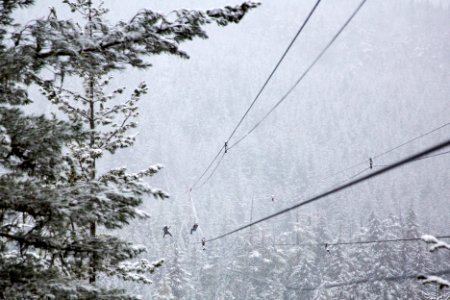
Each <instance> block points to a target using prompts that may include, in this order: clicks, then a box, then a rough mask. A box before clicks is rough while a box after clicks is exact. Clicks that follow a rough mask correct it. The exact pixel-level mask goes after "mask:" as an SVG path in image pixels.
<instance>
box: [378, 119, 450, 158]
mask: <svg viewBox="0 0 450 300" xmlns="http://www.w3.org/2000/svg"><path fill="white" fill-rule="evenodd" d="M448 125H450V122H448V123H446V124H444V125H441V126H439V127H437V128H434V129H432V130H430V131H428V132H425V133H423V134H421V135H418V136H416V137H414V138H412V139H410V140H407V141H406V142H404V143H402V144H400V145H398V146H396V147H394V148H392V149H389V150H386V151H384V152H382V153H379V154H377V155H375V156H374V157H373V158H379V157H381V156H384V155H386V154H388V153H391V152H392V151H394V150H397V149H398V148H401V147H403V146H405V145H407V144H410V143H412V142H414V141H416V140H418V139H420V138H423V137H425V136H427V135H430V134H432V133H433V132H436V131H438V130H440V129H442V128H444V127H446V126H448Z"/></svg>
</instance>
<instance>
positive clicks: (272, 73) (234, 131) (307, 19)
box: [191, 0, 321, 189]
mask: <svg viewBox="0 0 450 300" xmlns="http://www.w3.org/2000/svg"><path fill="white" fill-rule="evenodd" d="M320 1H321V0H317V2H316V4H315V5H314V7H313V8H312V9H311V11H310V12H309V14H308V16H307V17H306V19H305V21H304V22H303V24H302V26H300V28H299V29H298V31H297V33H296V34H295V36H294V38H293V39H292V40H291V42H290V43H289V45H288V47H287V48H286V50H285V51H284V53H283V55H282V56H281V58H280V59H279V60H278V62H277V64H276V65H275V68H274V69H273V70H272V72H271V73H270V75H269V77H268V78H267V79H266V81H265V82H264V84H263V86H262V87H261V88H260V90H259V92H258V94H256V97H255V98H254V99H253V101H252V103H251V104H250V106H249V107H248V109H247V110H246V112H245V113H244V115H243V116H242V117H241V119H240V120H239V122H238V123H237V125H236V126H235V127H234V129H233V131H232V132H231V134H230V135H229V137H228V139H227V141H229V140H230V139H231V138H232V137H233V135H234V134H235V133H236V130H237V129H238V128H239V126H240V125H241V124H242V122H243V121H244V119H245V117H246V116H247V115H248V113H249V112H250V110H251V109H252V107H253V105H254V104H255V103H256V101H257V100H258V99H259V96H260V95H261V94H262V92H263V91H264V89H265V88H266V86H267V84H268V83H269V81H270V79H272V77H273V75H274V74H275V72H276V71H277V69H278V67H279V66H280V64H281V62H282V61H283V60H284V58H285V57H286V55H287V53H288V52H289V50H290V49H291V47H292V45H294V43H295V41H296V40H297V38H298V36H299V35H300V33H301V32H302V31H303V28H304V27H305V26H306V24H307V23H308V21H309V19H310V18H311V16H312V15H313V13H314V11H315V10H316V8H317V6H318V5H319V3H320ZM224 148H225V146H222V148H220V150H219V153H217V155H216V156H215V157H214V159H213V160H212V161H211V162H210V163H209V165H208V167H206V169H205V170H204V171H203V173H202V174H201V175H200V177H199V178H198V179H197V180H196V181H195V183H194V184H193V185H192V187H191V189H193V188H195V187H196V185H197V183H198V182H200V180H201V179H202V178H203V177H204V176H205V174H206V173H207V172H208V170H209V169H210V168H211V166H212V165H213V163H214V162H215V161H216V159H217V158H218V157H219V155H220V153H221V152H222V150H224Z"/></svg>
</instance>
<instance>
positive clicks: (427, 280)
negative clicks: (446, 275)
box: [417, 275, 450, 289]
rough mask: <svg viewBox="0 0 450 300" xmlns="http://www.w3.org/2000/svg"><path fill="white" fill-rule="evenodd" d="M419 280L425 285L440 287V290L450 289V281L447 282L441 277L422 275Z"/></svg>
mask: <svg viewBox="0 0 450 300" xmlns="http://www.w3.org/2000/svg"><path fill="white" fill-rule="evenodd" d="M417 279H418V280H419V281H420V282H421V283H423V284H436V285H438V286H439V289H443V288H448V287H450V282H449V281H447V280H445V279H443V278H441V277H438V276H433V275H430V276H428V275H427V276H423V275H421V276H418V277H417Z"/></svg>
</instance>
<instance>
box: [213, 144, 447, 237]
mask: <svg viewBox="0 0 450 300" xmlns="http://www.w3.org/2000/svg"><path fill="white" fill-rule="evenodd" d="M448 146H450V139H448V140H446V141H444V142H442V143H439V144H437V145H435V146H432V147H429V148H426V149H425V150H422V151H420V152H418V153H415V154H413V155H411V156H408V157H406V158H404V159H401V160H400V161H397V162H396V163H393V164H390V165H388V166H386V167H383V168H381V169H380V170H376V171H374V172H372V173H370V174H368V175H365V176H363V177H359V178H357V179H354V180H352V181H350V182H348V183H345V184H343V185H340V186H338V187H335V188H331V189H329V190H327V191H325V192H323V193H321V194H318V195H316V196H314V197H311V198H309V199H307V200H305V201H302V202H300V203H297V204H295V205H293V206H291V207H288V208H285V209H283V210H280V211H278V212H276V213H273V214H271V215H268V216H266V217H264V218H261V219H258V220H256V221H253V222H251V223H249V224H246V225H243V226H240V227H238V228H236V229H234V230H232V231H229V232H226V233H224V234H221V235H219V236H217V237H213V238H210V239H207V240H206V241H207V242H211V241H215V240H218V239H222V238H224V237H226V236H229V235H231V234H234V233H237V232H239V231H242V230H244V229H247V228H249V227H251V226H253V225H256V224H258V223H261V222H264V221H267V220H269V219H272V218H274V217H277V216H279V215H282V214H285V213H287V212H289V211H291V210H294V209H296V208H299V207H301V206H304V205H307V204H310V203H312V202H315V201H318V200H320V199H322V198H324V197H326V196H329V195H332V194H335V193H337V192H340V191H342V190H345V189H347V188H349V187H351V186H354V185H356V184H359V183H361V182H364V181H366V180H369V179H371V178H373V177H377V176H379V175H382V174H384V173H386V172H389V171H392V170H394V169H397V168H399V167H401V166H403V165H406V164H409V163H411V162H413V161H415V160H417V158H420V157H423V156H426V155H428V154H431V153H434V152H436V151H438V150H440V149H443V148H446V147H448Z"/></svg>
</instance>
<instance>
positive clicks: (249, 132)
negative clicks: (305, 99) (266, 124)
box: [229, 0, 367, 150]
mask: <svg viewBox="0 0 450 300" xmlns="http://www.w3.org/2000/svg"><path fill="white" fill-rule="evenodd" d="M366 1H367V0H362V1H361V3H360V4H359V5H358V7H357V8H356V10H355V11H354V12H353V13H352V14H351V16H350V17H349V18H348V19H347V21H346V22H345V23H344V25H342V27H341V28H340V29H339V30H338V32H337V33H336V34H335V35H334V36H333V38H332V39H331V40H330V41H329V42H328V44H327V45H326V46H325V48H324V49H323V50H322V51H321V52H320V53H319V55H318V56H317V57H316V58H315V59H314V60H313V62H312V63H311V64H310V65H309V67H308V68H307V69H306V70H305V71H304V72H303V74H302V75H301V76H300V77H299V78H298V79H297V81H296V82H295V83H294V85H293V86H292V87H291V88H290V89H289V90H288V91H287V92H286V93H285V94H284V95H283V96H282V97H281V99H280V100H278V102H277V103H276V104H275V105H274V106H273V107H272V108H271V109H270V110H269V111H268V112H267V113H266V114H265V115H264V117H262V118H261V120H259V121H258V122H257V123H256V124H255V125H254V126H253V127H252V128H251V129H250V130H249V131H248V132H247V133H246V134H245V135H244V136H242V137H241V138H240V139H239V140H237V141H236V142H235V143H234V144H232V145H231V146H230V147H229V149H230V150H231V149H232V148H233V147H235V146H236V145H238V144H239V143H240V142H242V141H243V140H244V139H245V138H246V137H248V136H249V135H250V134H251V133H252V132H253V131H254V130H255V129H256V128H257V127H258V126H259V125H260V124H261V123H262V122H263V121H264V120H265V119H266V118H267V117H268V116H269V115H270V114H271V113H272V112H273V111H274V110H275V109H276V108H277V107H278V106H279V105H280V104H281V103H282V102H283V101H284V100H286V98H287V97H288V96H289V95H290V94H291V93H292V91H294V89H295V88H296V87H297V85H298V84H299V83H300V82H301V81H302V80H303V78H305V76H306V75H307V74H308V73H309V71H310V70H311V69H312V68H313V67H314V65H315V64H316V63H317V62H318V61H319V60H320V58H322V56H323V55H324V54H325V52H326V51H327V50H328V49H329V48H330V47H331V45H332V44H333V43H334V42H335V41H336V39H337V38H338V37H339V36H340V35H341V33H342V32H343V31H344V29H345V28H346V27H347V25H348V24H349V23H350V22H351V21H352V20H353V18H354V17H355V16H356V14H357V13H358V12H359V10H360V9H361V8H362V7H363V5H364V4H365V3H366Z"/></svg>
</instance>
